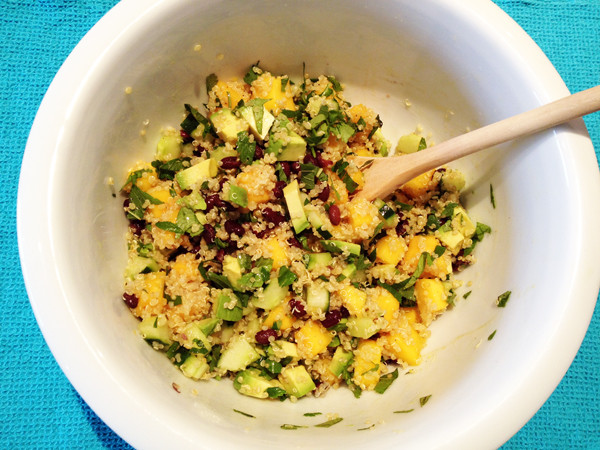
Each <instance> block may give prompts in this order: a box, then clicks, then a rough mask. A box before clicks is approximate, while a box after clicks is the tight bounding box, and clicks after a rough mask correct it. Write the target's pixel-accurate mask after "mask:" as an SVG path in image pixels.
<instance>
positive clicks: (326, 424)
mask: <svg viewBox="0 0 600 450" xmlns="http://www.w3.org/2000/svg"><path fill="white" fill-rule="evenodd" d="M342 420H344V419H343V418H341V417H336V418H335V419H331V420H328V421H327V422H323V423H319V424H317V425H315V427H319V428H329V427H332V426H333V425H335V424H336V423H340V422H341V421H342Z"/></svg>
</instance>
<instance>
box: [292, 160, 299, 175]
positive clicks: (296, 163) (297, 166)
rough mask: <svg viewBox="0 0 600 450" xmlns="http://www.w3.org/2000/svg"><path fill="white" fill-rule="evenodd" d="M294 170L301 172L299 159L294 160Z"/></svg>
mask: <svg viewBox="0 0 600 450" xmlns="http://www.w3.org/2000/svg"><path fill="white" fill-rule="evenodd" d="M290 168H291V170H292V172H294V173H298V172H300V163H299V162H298V161H294V162H293V163H292V164H291V166H290Z"/></svg>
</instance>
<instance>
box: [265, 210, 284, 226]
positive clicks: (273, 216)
mask: <svg viewBox="0 0 600 450" xmlns="http://www.w3.org/2000/svg"><path fill="white" fill-rule="evenodd" d="M262 216H263V219H265V221H266V222H267V223H272V224H274V225H275V226H277V225H279V224H280V223H283V222H285V216H284V215H283V214H281V213H280V212H277V211H273V210H272V209H271V208H265V209H263V211H262Z"/></svg>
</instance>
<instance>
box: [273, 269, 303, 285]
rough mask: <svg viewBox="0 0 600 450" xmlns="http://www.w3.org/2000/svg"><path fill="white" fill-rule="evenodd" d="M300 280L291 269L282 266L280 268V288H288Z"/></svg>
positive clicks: (278, 277)
mask: <svg viewBox="0 0 600 450" xmlns="http://www.w3.org/2000/svg"><path fill="white" fill-rule="evenodd" d="M297 279H298V276H297V275H296V274H295V273H294V272H292V271H291V270H290V269H289V267H287V266H281V267H280V268H279V275H278V276H277V281H278V282H279V286H281V287H286V286H289V285H290V284H292V283H293V282H294V281H296V280H297Z"/></svg>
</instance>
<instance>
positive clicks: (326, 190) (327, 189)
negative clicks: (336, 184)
mask: <svg viewBox="0 0 600 450" xmlns="http://www.w3.org/2000/svg"><path fill="white" fill-rule="evenodd" d="M330 192H331V188H330V187H329V186H325V188H324V189H323V190H322V191H321V192H320V193H319V195H318V197H317V198H318V199H319V200H321V201H322V202H326V201H327V200H329V193H330Z"/></svg>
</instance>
